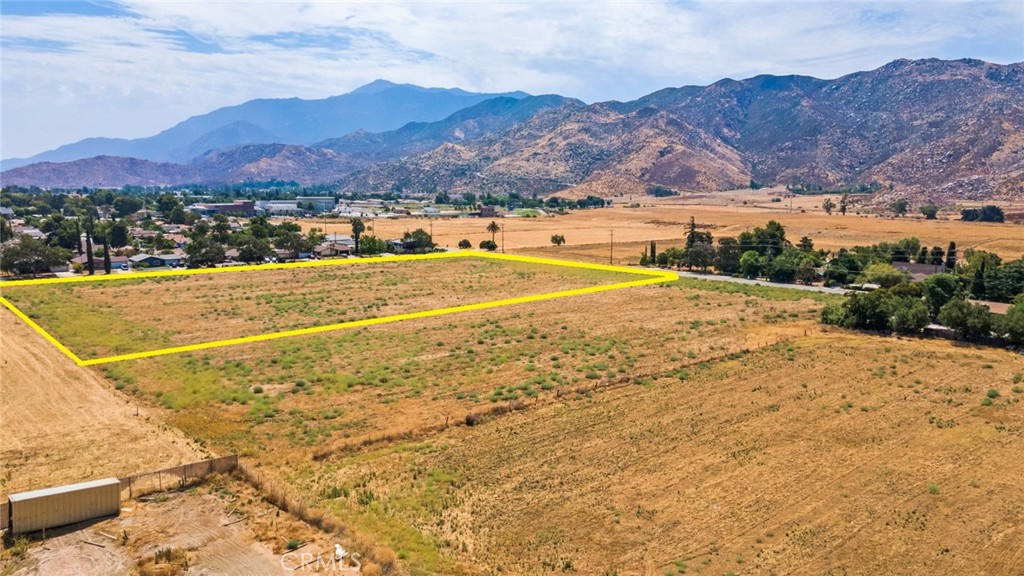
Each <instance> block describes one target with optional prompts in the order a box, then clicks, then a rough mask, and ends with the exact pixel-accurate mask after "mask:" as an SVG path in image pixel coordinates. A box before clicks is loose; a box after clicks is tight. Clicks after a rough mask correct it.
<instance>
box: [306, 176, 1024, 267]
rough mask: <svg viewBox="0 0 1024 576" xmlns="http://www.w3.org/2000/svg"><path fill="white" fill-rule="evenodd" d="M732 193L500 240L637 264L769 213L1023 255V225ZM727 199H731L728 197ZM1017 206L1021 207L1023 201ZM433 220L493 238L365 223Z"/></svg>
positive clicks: (815, 226)
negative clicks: (560, 240)
mask: <svg viewBox="0 0 1024 576" xmlns="http://www.w3.org/2000/svg"><path fill="white" fill-rule="evenodd" d="M734 196H735V198H732V197H730V196H729V195H724V196H717V195H716V196H715V197H714V198H712V197H699V198H691V197H685V198H683V197H680V198H668V199H658V200H656V201H655V200H653V199H651V198H649V197H642V198H637V200H638V202H637V203H641V202H642V204H641V207H640V208H626V207H625V205H626V204H628V203H630V200H629V198H625V199H623V200H622V204H621V205H620V204H617V205H616V206H614V207H613V208H603V209H599V210H577V211H573V212H571V213H569V214H567V215H565V216H552V217H546V218H545V217H540V218H499V219H496V221H497V222H498V223H499V224H501V225H503V226H504V228H505V235H504V243H505V249H506V250H508V251H517V252H518V251H522V250H524V249H537V248H551V252H550V253H548V255H549V256H552V257H558V256H559V255H560V254H561V255H564V257H570V256H572V255H573V250H574V249H576V248H577V247H579V246H581V245H587V246H588V250H591V249H593V250H597V251H598V252H600V253H601V254H602V255H603V257H604V260H603V261H605V262H607V255H608V246H609V242H610V241H611V240H612V239H613V237H614V243H615V244H616V250H615V251H616V252H618V253H619V254H620V258H621V259H620V258H617V259H616V263H619V262H621V263H630V262H631V263H634V264H635V263H636V262H637V261H639V258H640V251H641V250H642V248H640V249H637V248H639V247H640V246H642V244H643V243H646V242H649V241H651V240H656V241H659V242H663V244H661V249H664V248H666V247H668V246H670V245H673V244H672V242H675V245H677V246H678V245H680V244H681V243H682V238H683V235H684V234H685V233H686V226H687V225H688V223H689V221H690V217H691V216H693V217H694V219H695V221H696V222H697V224H698V225H702V226H705V228H704V229H705V230H708V231H710V232H711V233H712V234H713V235H714V237H715V238H720V237H723V236H736V235H738V234H739V233H740V232H742V231H744V230H751V229H753V228H754V227H755V226H763V225H764V224H765V223H767V222H768V221H769V220H777V221H778V222H780V223H781V224H782V225H784V226H785V227H786V234H787V237H789V238H792V239H793V240H794V241H795V240H799V239H800V238H801V237H802V236H809V237H810V238H811V239H812V240H813V241H814V244H815V246H816V247H818V248H825V249H829V250H837V249H839V248H844V247H845V248H851V247H853V246H856V245H869V244H875V243H877V242H883V241H887V242H892V241H895V240H899V239H901V238H906V237H908V236H916V237H917V238H919V239H920V240H921V243H922V244H927V245H929V246H941V247H943V248H945V247H946V246H947V245H948V244H949V242H951V241H953V242H956V243H957V246H958V247H959V249H960V250H961V251H962V250H964V249H966V248H972V247H973V248H979V249H984V250H989V251H991V252H995V253H997V254H999V255H1000V256H1001V257H1003V258H1004V259H1015V258H1020V257H1021V256H1022V255H1024V226H1022V225H1021V224H1012V223H1005V224H990V223H980V222H961V221H960V220H959V219H958V218H959V216H953V215H944V216H943V218H950V219H940V220H925V219H924V218H923V217H920V216H919V215H918V216H914V215H910V216H907V217H903V218H893V217H890V216H878V215H874V214H872V215H867V214H863V215H857V214H856V213H854V211H850V212H849V213H848V214H846V215H845V216H842V215H839V214H838V213H833V214H832V215H831V216H830V215H827V214H825V212H824V211H823V210H821V209H820V207H819V205H820V203H821V202H822V201H823V200H824V197H818V196H809V197H800V198H797V199H795V200H794V206H793V209H792V210H790V208H789V202H788V200H787V201H786V202H785V203H784V205H783V203H772V202H770V201H769V196H768V195H767V194H764V193H757V194H749V193H745V194H740V193H737V194H735V195H734ZM730 198H732V200H733V201H731V202H730V201H729V200H730ZM741 198H742V199H741ZM743 199H746V200H747V202H748V204H747V205H743V203H742V202H743V201H744V200H743ZM835 200H837V199H836V198H833V201H835ZM697 202H699V203H700V204H697ZM1005 209H1006V210H1008V211H1009V210H1013V209H1014V208H1013V207H1012V206H1009V205H1008V206H1007V207H1006V208H1005ZM801 210H805V212H801ZM1020 210H1024V207H1021V208H1020ZM431 221H432V222H433V231H434V241H435V242H437V243H438V244H439V245H441V246H448V247H451V248H454V247H455V246H456V245H457V244H458V242H459V240H462V239H463V238H465V239H468V240H469V241H470V242H471V243H472V245H473V246H474V247H476V246H477V245H478V244H479V243H480V242H481V241H482V240H490V239H491V235H490V233H488V232H487V231H486V230H485V228H486V227H487V224H488V223H489V222H490V219H475V218H474V219H471V218H458V219H431V220H430V221H428V220H427V219H425V218H414V219H398V220H384V219H380V220H374V221H372V223H368V224H369V225H370V226H371V230H370V233H373V234H375V235H377V236H380V237H385V238H394V237H401V235H402V233H403V232H405V231H407V230H413V229H416V228H424V229H427V228H428V227H429V224H430V222H431ZM302 225H303V228H305V229H309V228H312V227H316V228H323V227H324V221H323V220H320V221H315V220H307V221H303V222H302ZM327 230H328V231H329V232H332V233H334V232H336V233H340V234H349V233H350V232H351V226H350V225H349V224H348V222H347V221H340V222H339V221H334V222H332V221H328V224H327ZM612 231H614V235H613V234H612ZM553 234H561V235H563V236H565V239H566V242H567V246H564V247H562V248H552V244H551V236H552V235H553ZM496 240H497V242H498V244H499V245H501V244H502V235H501V234H500V233H499V234H498V235H497V236H496ZM620 243H631V244H632V246H630V247H629V249H628V250H627V249H626V247H619V246H618V245H619V244H620ZM591 245H595V247H591Z"/></svg>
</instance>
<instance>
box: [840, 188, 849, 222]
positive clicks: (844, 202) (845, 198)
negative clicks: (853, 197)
mask: <svg viewBox="0 0 1024 576" xmlns="http://www.w3.org/2000/svg"><path fill="white" fill-rule="evenodd" d="M849 206H850V195H849V194H846V193H845V192H844V193H843V195H842V196H840V197H839V213H840V214H842V215H843V216H846V209H847V208H849Z"/></svg>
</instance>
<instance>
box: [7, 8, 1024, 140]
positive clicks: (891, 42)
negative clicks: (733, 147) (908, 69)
mask: <svg viewBox="0 0 1024 576" xmlns="http://www.w3.org/2000/svg"><path fill="white" fill-rule="evenodd" d="M121 4H122V5H123V6H124V8H125V9H126V10H127V11H128V12H129V14H128V15H112V16H81V15H78V16H74V15H60V14H43V15H34V16H33V15H7V14H4V15H2V16H0V18H2V25H3V34H2V37H3V41H4V46H3V53H2V64H3V78H2V88H3V103H2V119H3V126H2V132H3V134H2V136H3V138H2V141H3V149H2V150H0V155H2V156H4V157H11V156H20V155H27V154H32V153H36V152H39V151H41V150H44V149H48V148H52V147H55V146H57V145H59V144H63V143H68V142H71V141H74V140H77V139H80V138H83V137H87V136H115V137H117V136H120V137H139V136H145V135H149V134H153V133H156V132H158V131H160V130H162V129H164V128H167V127H169V126H171V125H173V124H174V123H175V122H178V121H180V120H183V119H184V118H186V117H188V116H190V115H193V114H199V113H204V112H208V111H210V110H212V109H214V108H217V107H219V106H224V105H230V104H237V103H241V102H244V101H245V100H248V99H251V98H257V97H290V96H298V97H302V98H318V97H325V96H329V95H334V94H340V93H343V92H346V91H349V90H351V89H353V88H355V87H357V86H358V85H360V84H362V83H365V82H367V81H370V80H372V79H375V78H387V79H389V80H393V81H398V82H412V83H416V84H422V85H429V86H459V87H462V88H465V89H468V90H481V91H506V90H518V89H521V90H526V91H529V92H534V93H551V92H556V93H561V94H564V95H567V96H576V97H580V98H583V99H584V100H588V101H595V100H607V99H629V98H635V97H638V96H641V95H643V94H646V93H649V92H651V91H654V90H657V89H659V88H662V87H665V86H679V85H683V84H694V83H699V84H706V83H710V82H714V81H716V80H718V79H720V78H723V77H732V78H744V77H748V76H752V75H755V74H760V73H774V74H790V73H799V74H809V75H814V76H819V77H836V76H840V75H842V74H846V73H849V72H853V71H855V70H864V69H870V68H874V67H877V66H880V65H882V64H884V63H885V62H887V61H890V60H893V59H895V58H901V57H908V58H921V57H940V58H960V57H977V58H982V59H989V60H994V61H1000V62H1009V61H1019V60H1022V59H1024V5H1022V4H1021V3H1019V2H992V3H987V2H896V3H867V2H796V3H779V2H687V3H681V2H670V1H661V0H658V1H655V0H650V1H628V2H627V1H620V2H614V1H610V2H605V1H601V2H566V1H562V2H473V1H467V2H458V3H447V2H432V1H420V2H398V1H396V2H328V1H319V2H283V1H282V2H244V3H243V2H219V1H218V2H201V3H200V2H170V1H158V2H154V1H144V0H131V1H124V2H121Z"/></svg>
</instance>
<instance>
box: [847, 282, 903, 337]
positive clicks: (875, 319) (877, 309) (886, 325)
mask: <svg viewBox="0 0 1024 576" xmlns="http://www.w3.org/2000/svg"><path fill="white" fill-rule="evenodd" d="M896 304H897V300H896V298H895V297H893V296H892V295H891V294H890V293H889V292H888V291H887V290H874V291H872V292H866V293H862V294H858V293H853V294H851V295H850V298H849V299H848V300H847V301H846V303H845V306H846V315H845V324H844V325H845V326H846V327H847V328H859V329H862V330H889V329H890V327H891V320H890V319H891V318H892V316H893V313H894V312H895V310H896Z"/></svg>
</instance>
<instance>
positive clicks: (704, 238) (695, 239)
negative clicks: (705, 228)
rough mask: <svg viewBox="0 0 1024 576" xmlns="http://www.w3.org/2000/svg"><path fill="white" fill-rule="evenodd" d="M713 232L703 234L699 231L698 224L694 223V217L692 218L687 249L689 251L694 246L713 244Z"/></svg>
mask: <svg viewBox="0 0 1024 576" xmlns="http://www.w3.org/2000/svg"><path fill="white" fill-rule="evenodd" d="M711 240H712V238H711V232H701V231H699V230H697V223H696V222H695V221H694V219H693V216H690V226H689V229H688V230H687V231H686V248H685V249H684V250H689V249H690V248H692V247H693V245H694V244H701V243H703V244H711Z"/></svg>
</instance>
